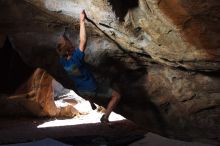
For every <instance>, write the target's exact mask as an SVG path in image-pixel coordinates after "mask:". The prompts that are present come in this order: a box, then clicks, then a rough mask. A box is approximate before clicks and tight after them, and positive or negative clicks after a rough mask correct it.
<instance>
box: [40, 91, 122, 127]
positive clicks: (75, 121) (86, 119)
mask: <svg viewBox="0 0 220 146" xmlns="http://www.w3.org/2000/svg"><path fill="white" fill-rule="evenodd" d="M63 96H64V97H65V99H74V100H76V101H77V104H76V105H74V108H76V109H77V110H79V111H80V112H81V113H86V114H82V115H81V114H80V115H78V116H76V117H74V118H71V119H63V120H60V119H55V120H51V121H49V122H45V123H43V124H40V125H38V126H37V128H46V127H58V126H71V125H79V124H89V123H100V118H101V116H102V115H103V113H102V112H100V111H99V110H97V109H96V110H92V108H91V105H90V103H89V102H88V101H86V100H84V99H83V98H81V97H80V96H78V95H77V94H76V93H75V92H73V91H70V92H69V93H67V94H65V95H63ZM61 98H62V97H61ZM55 103H56V105H57V106H58V107H64V106H66V105H69V103H68V102H65V101H64V100H63V99H60V100H57V101H55ZM96 106H97V107H98V105H97V104H96ZM120 120H125V118H124V117H123V116H121V115H119V114H116V113H115V112H112V113H111V115H110V117H109V121H110V122H111V121H120Z"/></svg>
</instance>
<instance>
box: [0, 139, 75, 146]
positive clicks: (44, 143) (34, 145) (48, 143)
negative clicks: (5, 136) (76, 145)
mask: <svg viewBox="0 0 220 146" xmlns="http://www.w3.org/2000/svg"><path fill="white" fill-rule="evenodd" d="M0 146H71V145H68V144H64V143H62V142H59V141H57V140H54V139H51V138H45V139H42V140H38V141H34V142H28V143H20V144H8V145H0Z"/></svg>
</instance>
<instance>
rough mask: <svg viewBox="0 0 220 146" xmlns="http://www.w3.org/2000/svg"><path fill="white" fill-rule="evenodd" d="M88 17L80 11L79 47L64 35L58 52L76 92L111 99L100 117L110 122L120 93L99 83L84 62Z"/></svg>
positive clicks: (90, 96) (59, 43) (103, 120)
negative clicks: (86, 21)
mask: <svg viewBox="0 0 220 146" xmlns="http://www.w3.org/2000/svg"><path fill="white" fill-rule="evenodd" d="M86 19H87V16H86V13H85V11H84V10H83V11H82V12H81V13H80V32H79V35H80V36H79V37H80V43H79V47H78V48H75V47H74V46H73V45H72V43H71V41H70V40H69V39H68V38H67V36H65V35H63V36H61V37H60V38H59V40H58V44H57V52H58V53H59V55H60V56H61V57H60V63H61V64H62V65H63V67H64V69H65V71H66V72H67V73H68V75H69V76H70V78H71V79H72V81H73V82H74V84H75V88H76V90H77V91H75V92H76V93H77V94H78V95H80V96H82V97H84V98H86V99H87V98H90V99H91V98H95V97H105V98H109V100H110V101H109V103H108V105H107V108H106V111H105V113H104V114H103V115H102V117H101V119H100V121H101V122H102V123H109V115H110V114H111V112H112V110H113V109H114V108H115V106H116V105H117V103H118V102H119V100H120V94H119V92H117V91H116V90H114V89H112V88H110V87H106V86H104V85H97V83H96V80H95V78H94V77H93V75H92V74H91V73H90V71H89V70H88V68H87V67H86V64H85V62H84V56H85V54H84V51H85V49H86V43H87V38H86V29H85V20H86Z"/></svg>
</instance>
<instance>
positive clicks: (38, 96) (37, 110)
mask: <svg viewBox="0 0 220 146" xmlns="http://www.w3.org/2000/svg"><path fill="white" fill-rule="evenodd" d="M52 80H53V77H52V76H51V75H50V74H48V73H47V72H46V71H45V70H43V69H41V68H37V69H36V70H35V72H34V73H33V75H32V76H31V77H30V78H29V79H28V81H27V82H26V83H24V84H22V85H21V86H20V87H19V88H18V89H17V91H16V92H15V94H14V95H13V96H10V97H8V100H9V101H11V102H19V103H20V104H21V105H22V106H24V107H25V109H26V110H28V111H29V112H31V113H32V114H33V115H35V116H50V117H74V116H75V115H77V114H78V111H77V110H76V109H75V108H74V107H73V106H66V107H61V108H58V107H57V106H56V105H55V102H54V98H53V88H52Z"/></svg>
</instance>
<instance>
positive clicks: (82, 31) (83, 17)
mask: <svg viewBox="0 0 220 146" xmlns="http://www.w3.org/2000/svg"><path fill="white" fill-rule="evenodd" d="M85 20H86V13H85V10H83V11H82V12H81V13H80V32H79V39H80V43H79V49H80V50H81V51H82V52H84V51H85V49H86V41H87V38H86V28H85Z"/></svg>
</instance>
